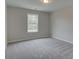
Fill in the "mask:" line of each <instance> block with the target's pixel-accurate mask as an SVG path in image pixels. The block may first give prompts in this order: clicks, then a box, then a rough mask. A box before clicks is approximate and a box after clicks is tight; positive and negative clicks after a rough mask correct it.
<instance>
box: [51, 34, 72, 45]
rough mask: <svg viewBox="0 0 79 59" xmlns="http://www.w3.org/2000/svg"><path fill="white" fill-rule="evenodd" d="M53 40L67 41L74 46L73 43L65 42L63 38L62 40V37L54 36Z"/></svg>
mask: <svg viewBox="0 0 79 59" xmlns="http://www.w3.org/2000/svg"><path fill="white" fill-rule="evenodd" d="M52 38H55V39H58V40H62V41H65V42H68V43H71V44H73V42H70V41H67V40H65V39H63V38H61V37H58V36H56V35H53V37H52Z"/></svg>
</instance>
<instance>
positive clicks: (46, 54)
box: [5, 0, 73, 59]
mask: <svg viewBox="0 0 79 59" xmlns="http://www.w3.org/2000/svg"><path fill="white" fill-rule="evenodd" d="M6 14H7V48H6V55H5V56H6V57H5V59H73V0H6Z"/></svg>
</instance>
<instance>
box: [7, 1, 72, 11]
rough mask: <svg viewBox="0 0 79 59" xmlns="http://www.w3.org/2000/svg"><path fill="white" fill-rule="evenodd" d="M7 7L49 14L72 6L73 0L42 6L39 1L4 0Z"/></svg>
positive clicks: (53, 2)
mask: <svg viewBox="0 0 79 59" xmlns="http://www.w3.org/2000/svg"><path fill="white" fill-rule="evenodd" d="M6 2H7V5H9V6H16V7H21V8H26V9H33V10H40V11H45V12H51V11H55V10H58V9H60V8H63V7H67V6H72V5H73V0H52V3H49V4H43V3H42V2H41V1H40V0H6Z"/></svg>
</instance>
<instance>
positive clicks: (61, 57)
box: [5, 38, 73, 59]
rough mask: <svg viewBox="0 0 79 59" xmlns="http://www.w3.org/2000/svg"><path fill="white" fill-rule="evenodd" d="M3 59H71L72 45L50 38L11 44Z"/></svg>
mask: <svg viewBox="0 0 79 59" xmlns="http://www.w3.org/2000/svg"><path fill="white" fill-rule="evenodd" d="M5 59H73V45H72V44H70V43H67V42H64V41H60V40H57V39H51V38H43V39H35V40H30V41H24V42H18V43H13V44H9V45H8V47H7V50H6V58H5Z"/></svg>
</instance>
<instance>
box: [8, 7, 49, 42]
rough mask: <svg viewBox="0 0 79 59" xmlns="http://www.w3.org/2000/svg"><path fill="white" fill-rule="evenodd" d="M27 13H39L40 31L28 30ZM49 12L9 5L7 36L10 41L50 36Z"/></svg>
mask: <svg viewBox="0 0 79 59" xmlns="http://www.w3.org/2000/svg"><path fill="white" fill-rule="evenodd" d="M27 13H35V14H39V32H37V33H28V32H26V20H27V18H26V16H27ZM48 20H49V14H48V13H46V12H41V11H34V10H29V9H23V8H18V7H11V6H8V7H7V36H8V42H15V41H21V40H28V39H34V38H40V37H48V36H49V24H48V23H49V21H48Z"/></svg>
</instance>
